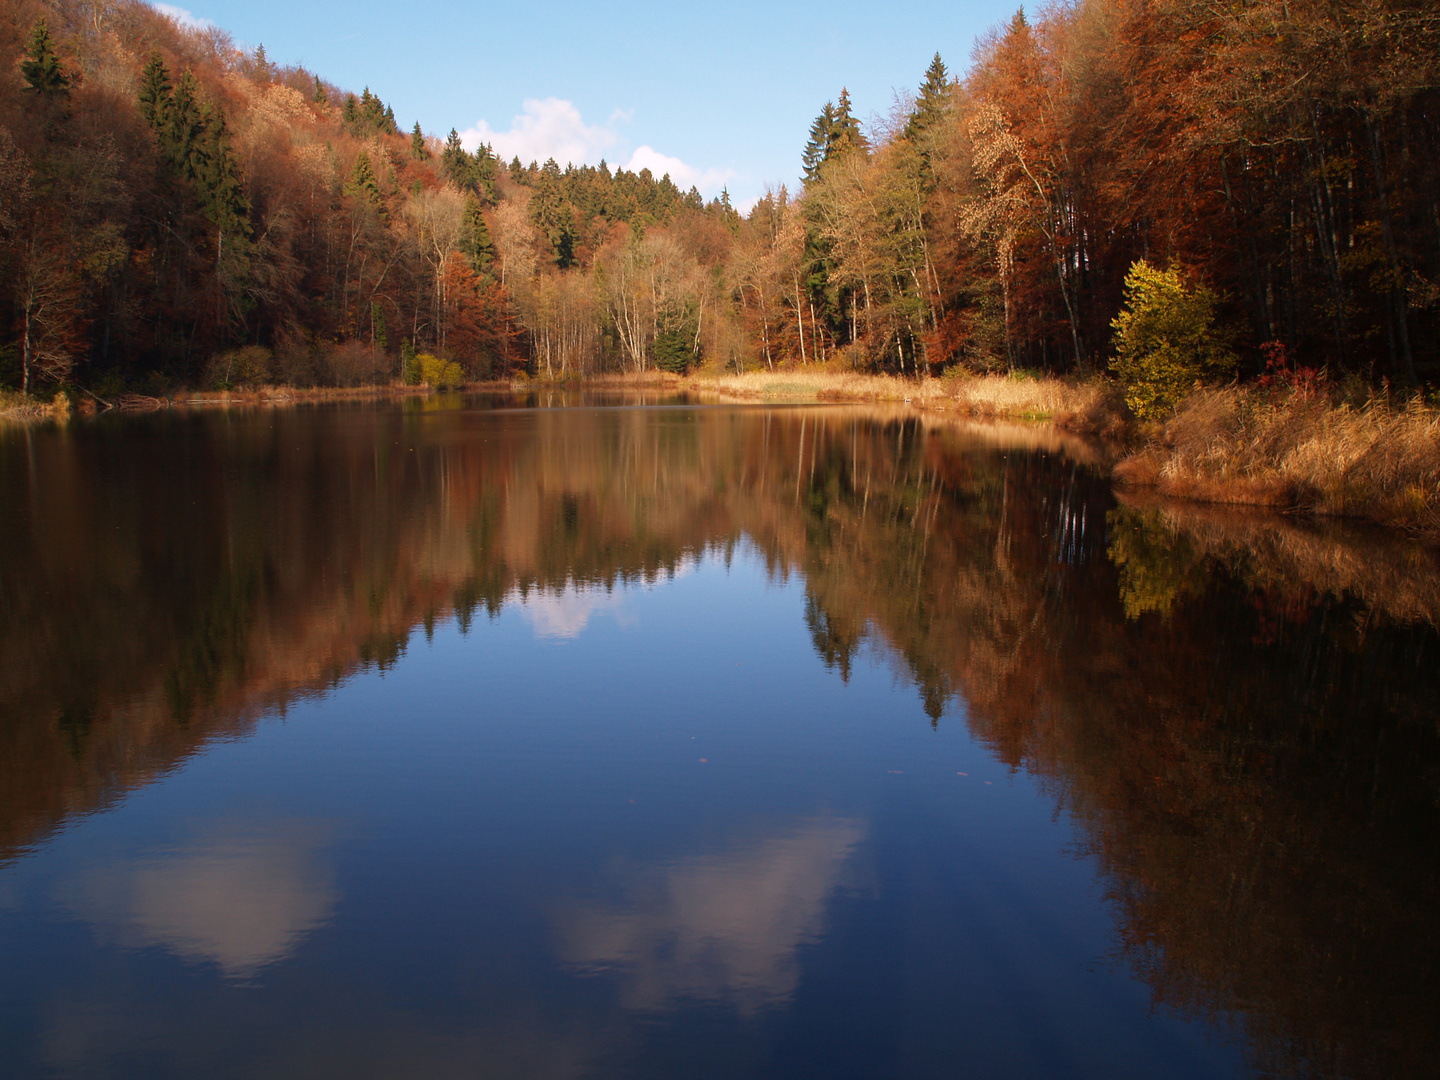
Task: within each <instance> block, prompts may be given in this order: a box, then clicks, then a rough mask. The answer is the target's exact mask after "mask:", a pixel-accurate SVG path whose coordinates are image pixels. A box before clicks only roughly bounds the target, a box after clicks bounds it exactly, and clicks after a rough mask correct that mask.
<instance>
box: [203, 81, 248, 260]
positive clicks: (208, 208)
mask: <svg viewBox="0 0 1440 1080" xmlns="http://www.w3.org/2000/svg"><path fill="white" fill-rule="evenodd" d="M201 120H202V124H203V127H202V131H201V136H200V139H199V142H198V145H197V147H196V154H195V159H194V162H193V164H192V166H191V172H192V173H193V175H194V178H195V182H196V188H197V190H198V193H199V196H200V208H201V210H202V211H203V212H204V214H205V216H206V217H207V218H209V219H210V220H211V221H212V222H214V223H215V225H216V226H217V227H218V228H219V229H220V230H221V232H223V233H225V234H226V235H227V236H231V237H242V236H243V237H248V236H249V235H250V200H249V198H247V197H246V195H245V188H244V185H243V184H242V183H241V180H240V168H239V166H238V165H237V164H236V162H235V157H234V155H232V154H231V153H230V132H229V129H228V128H227V126H226V124H225V113H224V112H223V111H222V110H221V109H220V108H219V106H217V105H212V104H209V103H207V104H205V105H204V106H203V107H202V109H201Z"/></svg>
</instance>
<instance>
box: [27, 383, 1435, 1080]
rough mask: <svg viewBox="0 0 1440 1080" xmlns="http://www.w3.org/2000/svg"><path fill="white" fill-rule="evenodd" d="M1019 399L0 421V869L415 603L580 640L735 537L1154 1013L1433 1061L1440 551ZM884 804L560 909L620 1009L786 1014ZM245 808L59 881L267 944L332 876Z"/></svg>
mask: <svg viewBox="0 0 1440 1080" xmlns="http://www.w3.org/2000/svg"><path fill="white" fill-rule="evenodd" d="M1035 430H1036V429H1033V428H1026V429H1019V432H1018V433H1016V432H1010V431H1007V430H1005V429H999V428H995V427H980V428H965V427H955V426H947V425H944V424H939V423H936V424H929V423H927V422H924V421H920V420H917V419H916V418H914V417H913V416H912V415H910V414H908V413H899V412H891V413H885V412H875V411H867V410H844V409H793V410H787V409H763V410H762V409H755V410H746V409H740V410H724V409H686V408H677V409H661V410H648V411H647V410H618V409H617V410H600V411H586V410H567V411H563V412H560V411H556V412H547V411H545V410H529V411H523V412H521V411H514V412H492V413H486V412H483V411H478V410H461V409H448V410H440V411H433V412H423V411H410V410H405V409H395V408H389V407H373V408H372V407H366V408H344V409H327V410H318V411H313V412H304V411H297V412H293V413H286V412H274V413H256V414H248V415H247V414H241V415H233V416H199V417H197V416H189V417H152V418H145V419H142V420H134V421H130V422H125V423H120V422H115V423H110V422H103V423H97V424H73V425H70V427H69V428H68V429H66V430H65V431H57V432H48V433H35V435H34V437H33V438H26V439H24V440H23V441H22V440H17V439H15V438H13V437H5V438H0V504H3V505H6V506H8V507H14V508H24V509H23V512H20V511H17V512H16V513H13V514H6V515H0V555H3V562H0V565H3V566H4V567H5V570H4V572H3V574H0V860H3V859H7V858H8V859H14V858H15V857H16V856H18V855H19V854H21V853H23V852H24V851H26V850H27V849H28V848H30V847H32V846H33V845H35V844H37V843H40V842H42V841H43V840H44V839H45V838H46V837H47V836H48V835H50V834H51V833H52V832H53V830H54V829H55V828H56V827H57V826H58V825H60V824H62V823H64V822H66V821H68V820H72V819H73V818H74V817H75V816H76V815H77V814H82V813H85V812H87V811H91V810H94V809H97V808H102V807H104V806H107V805H110V804H111V803H113V802H114V801H115V800H116V799H117V798H118V797H120V796H122V795H124V794H125V793H127V792H130V791H133V790H135V789H136V788H138V787H140V786H142V785H145V784H148V783H150V782H152V781H154V780H155V779H157V778H158V777H160V776H162V775H163V774H164V773H165V772H166V771H167V770H169V769H170V768H172V767H173V766H174V765H176V764H177V763H179V762H181V761H183V760H185V759H186V758H187V757H189V756H191V755H194V754H196V753H197V752H198V751H200V750H201V749H202V748H203V747H204V746H205V745H206V744H207V743H208V742H209V741H211V740H214V739H217V738H228V737H237V736H241V735H243V734H245V733H246V732H248V731H249V730H250V729H251V727H252V725H253V723H254V720H255V718H256V717H257V716H259V715H262V714H264V713H266V712H271V711H283V710H284V709H287V708H289V707H291V706H292V705H294V704H295V703H296V702H297V701H300V700H303V699H305V698H306V697H308V696H313V695H319V694H323V693H326V692H328V691H329V690H330V689H332V688H333V687H335V686H336V684H337V683H340V682H342V681H344V680H345V679H346V678H348V677H350V676H351V675H353V674H354V673H355V672H357V671H360V670H362V669H365V668H370V669H381V670H389V669H390V668H391V667H392V666H393V665H394V664H396V663H397V662H398V660H399V659H400V658H401V657H402V655H403V654H404V652H405V650H406V649H407V648H408V647H409V645H410V642H411V639H412V635H414V634H415V632H416V631H417V630H418V629H419V628H422V627H424V628H427V629H433V627H434V626H435V625H436V624H437V623H439V622H442V621H444V620H447V619H454V620H455V621H456V622H457V623H458V624H459V625H460V626H461V627H462V628H468V627H469V626H470V625H471V623H472V620H474V619H476V618H477V617H479V616H482V615H483V616H497V615H499V614H500V613H501V612H502V611H504V610H506V609H507V608H515V607H517V606H518V608H519V610H520V612H521V614H522V616H523V617H524V618H525V619H526V620H528V621H529V624H530V626H531V628H532V629H533V632H534V634H535V635H536V636H539V637H544V638H552V639H555V640H566V639H571V638H574V637H576V636H578V635H580V634H582V633H583V632H584V631H585V630H586V629H587V628H592V629H593V628H594V627H595V626H596V625H599V624H598V623H597V620H599V619H602V618H603V619H604V620H611V619H613V620H617V621H620V620H624V619H625V618H626V614H625V607H624V600H623V595H624V587H625V586H643V585H645V584H647V583H651V582H655V581H658V580H661V579H663V578H665V577H666V576H668V575H671V574H675V573H677V572H683V571H684V569H685V568H686V567H687V566H691V565H693V564H694V562H695V560H696V559H697V558H698V557H699V556H700V555H702V554H703V553H712V554H715V555H717V556H719V557H721V558H725V557H728V556H729V555H730V554H731V553H733V552H734V551H735V549H736V548H737V546H739V545H742V544H748V545H750V546H751V547H752V548H753V550H755V551H757V552H758V553H759V556H760V558H762V559H763V560H764V562H765V564H766V566H767V568H768V570H769V572H770V573H771V574H772V575H773V576H774V577H775V579H777V580H785V579H790V578H792V576H795V575H798V577H799V578H801V579H803V583H804V590H805V599H806V604H805V610H806V614H805V619H806V622H807V624H808V630H809V634H810V637H811V640H812V641H813V643H814V647H815V651H816V653H817V655H818V656H819V657H820V658H821V659H822V660H823V661H824V662H825V663H826V664H828V665H830V666H831V667H832V668H833V669H834V670H835V672H836V673H837V675H838V676H839V677H841V678H849V677H850V675H851V672H852V670H853V669H854V667H855V665H856V663H857V658H859V657H861V656H862V655H863V654H866V653H867V651H868V652H871V653H877V654H881V655H884V656H887V657H889V659H890V662H891V663H892V664H893V666H894V667H895V669H896V671H897V672H898V673H899V674H900V676H901V677H902V678H903V680H904V681H905V682H907V683H908V684H909V685H912V686H913V687H914V691H915V693H916V694H918V696H919V697H920V698H921V700H922V701H923V702H924V706H925V710H926V712H927V713H928V714H929V716H930V719H931V721H932V723H934V724H936V725H939V726H942V727H943V726H944V725H949V724H961V723H963V724H965V725H967V727H968V729H969V731H970V732H971V733H973V735H974V736H975V737H976V738H977V739H979V740H981V741H982V742H983V743H984V744H985V745H986V746H987V747H988V748H989V749H990V751H991V753H992V754H993V755H994V756H995V757H996V758H997V759H998V760H1000V761H1002V762H1005V763H1007V764H1009V765H1012V766H1014V767H1015V768H1016V769H1024V770H1027V771H1028V772H1030V773H1031V774H1033V775H1035V776H1036V777H1038V778H1039V779H1040V781H1041V783H1042V784H1043V785H1045V787H1046V789H1047V790H1048V791H1049V793H1050V797H1051V799H1052V801H1053V804H1054V806H1055V807H1056V808H1057V809H1058V810H1060V811H1063V812H1064V813H1066V814H1068V815H1071V816H1073V817H1074V819H1075V820H1076V821H1078V822H1079V823H1080V827H1081V829H1082V830H1083V836H1084V838H1085V839H1084V846H1085V848H1086V851H1087V852H1088V854H1089V855H1090V856H1091V857H1092V858H1093V859H1094V860H1095V862H1096V864H1097V865H1099V866H1100V867H1101V869H1102V872H1103V874H1104V881H1105V887H1106V889H1107V890H1108V894H1109V896H1110V900H1111V903H1112V905H1113V909H1114V912H1115V918H1116V932H1117V940H1118V949H1119V952H1120V955H1121V957H1122V958H1123V960H1124V962H1125V963H1127V964H1129V965H1131V966H1132V967H1133V970H1134V971H1135V972H1136V973H1137V974H1138V976H1139V977H1140V978H1142V979H1143V980H1144V981H1145V983H1146V985H1147V986H1148V987H1149V988H1150V990H1151V992H1152V994H1153V996H1154V999H1155V1001H1156V1002H1157V1003H1160V1004H1163V1005H1166V1006H1171V1007H1174V1008H1176V1009H1179V1010H1182V1011H1184V1012H1186V1013H1187V1014H1190V1015H1195V1016H1207V1015H1218V1016H1225V1015H1231V1014H1236V1015H1239V1016H1241V1017H1243V1018H1244V1023H1245V1024H1246V1025H1247V1028H1248V1031H1249V1033H1250V1038H1251V1044H1252V1049H1253V1058H1254V1061H1255V1063H1256V1066H1257V1068H1258V1069H1260V1070H1262V1071H1265V1070H1268V1071H1271V1072H1274V1073H1278V1074H1282V1075H1303V1074H1317V1075H1334V1076H1376V1077H1379V1076H1426V1075H1432V1074H1433V1066H1434V1064H1435V1063H1436V1062H1437V1061H1440V1035H1437V1032H1436V1029H1435V1026H1434V1024H1433V1016H1434V1015H1436V1013H1437V1012H1440V997H1437V991H1436V989H1435V987H1436V986H1437V982H1436V980H1435V978H1434V975H1435V965H1436V962H1437V959H1440V928H1437V926H1436V924H1435V920H1434V913H1435V912H1436V911H1437V910H1440V864H1437V862H1436V860H1435V858H1434V852H1435V851H1436V850H1437V849H1440V725H1437V723H1436V717H1437V716H1440V679H1437V678H1436V675H1435V673H1436V672H1437V671H1440V643H1437V637H1436V633H1435V630H1434V620H1435V618H1436V613H1437V610H1440V603H1437V597H1440V572H1437V566H1436V561H1435V558H1434V555H1433V553H1426V552H1424V551H1421V550H1419V549H1417V548H1415V547H1413V546H1411V545H1408V544H1404V543H1394V542H1391V541H1388V540H1387V541H1377V540H1374V539H1372V538H1369V537H1364V536H1359V535H1353V534H1352V533H1351V532H1349V531H1346V530H1339V531H1338V532H1337V531H1335V530H1331V529H1322V528H1314V527H1310V526H1306V525H1304V524H1303V523H1297V522H1284V521H1276V520H1275V519H1273V518H1266V519H1263V520H1262V519H1260V518H1256V517H1246V516H1245V515H1233V514H1231V515H1220V514H1218V513H1214V512H1209V511H1204V510H1194V509H1191V510H1188V511H1181V510H1178V509H1175V508H1170V507H1160V506H1156V505H1151V504H1147V503H1145V502H1144V501H1143V500H1137V499H1135V498H1133V497H1130V496H1125V497H1124V499H1123V501H1122V503H1121V504H1120V505H1118V506H1117V503H1116V500H1115V497H1114V496H1113V495H1112V493H1111V492H1110V490H1109V485H1108V483H1107V482H1106V481H1105V479H1104V476H1103V474H1102V473H1101V472H1100V471H1099V470H1098V469H1095V468H1092V463H1093V457H1092V456H1091V455H1090V454H1089V452H1088V451H1086V450H1084V448H1077V447H1075V446H1072V445H1070V444H1069V443H1068V442H1066V441H1064V440H1060V439H1057V438H1052V437H1049V436H1046V437H1044V438H1042V437H1040V436H1037V435H1034V434H1033V432H1034V431H1035ZM1027 432H1028V433H1031V434H1026V433H1027ZM743 646H744V642H743V640H741V641H739V642H738V643H737V648H743ZM622 674H623V673H622ZM922 726H923V722H922ZM927 734H928V733H927ZM858 820H859V819H853V820H852V819H851V818H850V817H837V818H831V819H815V820H813V821H811V822H809V823H808V824H802V825H797V826H795V827H794V828H793V829H791V830H790V831H787V832H784V833H781V834H776V835H772V836H770V837H769V838H767V839H761V840H757V841H754V842H753V843H752V844H750V845H749V846H748V847H738V848H736V849H734V850H731V851H728V852H724V853H721V854H711V855H708V856H701V855H694V854H691V855H687V856H683V857H677V858H674V859H671V860H669V861H667V862H666V863H665V864H664V865H663V866H661V867H656V868H653V869H651V870H648V871H637V872H636V873H635V874H634V875H633V877H632V878H631V879H629V880H627V881H626V882H624V883H622V885H621V886H617V889H618V891H619V893H620V896H619V898H618V899H615V898H612V899H611V900H610V901H608V902H603V903H602V902H599V901H594V902H590V903H588V904H585V905H581V906H580V907H577V908H574V909H572V910H570V911H569V912H568V914H567V915H566V917H565V919H563V920H562V921H561V923H560V928H559V931H558V934H559V937H558V940H559V942H560V946H559V948H560V953H561V956H562V958H563V959H564V960H565V961H566V962H567V963H568V964H570V965H572V966H573V967H576V968H581V969H584V970H590V971H594V970H604V971H606V972H607V973H608V974H607V977H611V976H613V977H615V978H617V979H618V980H619V983H620V985H621V986H622V987H623V992H624V994H625V1000H626V1001H627V1002H628V1003H629V1004H630V1006H631V1007H633V1008H634V1009H638V1010H643V1011H663V1010H665V1009H667V1008H671V1007H673V1006H675V1005H676V1003H678V1002H681V1001H683V1000H686V999H703V1000H711V1001H719V1002H723V1003H726V1004H727V1005H733V1006H734V1007H735V1008H736V1009H737V1010H740V1011H746V1010H749V1011H757V1010H758V1011H761V1012H763V1011H764V1010H763V1009H762V1006H765V1005H767V1004H772V1003H776V1002H781V1001H784V1000H786V999H787V996H788V995H791V994H793V992H794V990H795V986H796V979H797V977H798V976H797V972H798V970H799V960H798V959H797V958H798V957H800V956H801V955H802V953H803V951H804V950H803V948H802V946H803V944H804V943H805V942H806V941H809V940H811V939H812V938H814V937H815V936H816V935H817V934H819V933H820V931H821V928H822V927H823V925H824V919H825V911H826V903H827V901H826V898H827V897H830V896H832V895H833V894H834V890H835V888H836V886H837V884H838V883H839V882H841V881H842V880H843V868H844V866H845V865H846V860H847V859H848V858H849V857H850V853H851V852H852V851H853V850H854V848H855V847H856V845H858V844H859V843H860V842H861V838H862V835H864V829H863V828H862V826H861V825H860V824H858ZM237 837H238V838H231V839H225V838H210V839H207V840H203V841H202V840H196V841H195V842H194V844H193V845H191V846H188V847H184V848H182V849H178V850H176V851H174V852H169V853H166V854H165V855H164V856H163V857H161V856H153V857H146V858H145V859H142V860H140V861H139V862H137V863H133V864H124V865H115V866H111V867H108V868H104V869H101V870H98V871H94V872H93V873H92V875H91V876H90V877H87V878H83V879H77V880H76V881H75V882H74V883H73V886H72V890H71V891H70V892H69V893H67V894H66V896H67V898H66V902H67V903H68V904H70V905H71V907H72V910H74V911H76V912H78V913H80V914H82V915H83V917H84V918H85V919H87V920H89V921H90V922H92V923H94V924H95V925H96V926H97V927H103V928H105V929H104V933H106V934H110V935H112V936H113V940H116V941H120V942H122V943H125V944H131V945H143V944H152V945H158V946H161V947H163V948H165V949H167V950H170V951H171V952H173V953H175V954H176V955H178V956H181V957H182V958H186V959H190V960H196V961H204V962H207V963H213V964H215V965H217V966H218V967H219V968H220V969H221V970H223V971H225V972H226V973H228V974H229V975H231V976H233V977H236V978H246V977H251V976H253V974H254V973H255V972H257V971H259V970H260V969H261V968H262V967H263V966H265V965H266V964H270V963H274V962H276V961H277V960H279V959H280V958H282V957H284V956H286V955H287V954H289V953H290V952H291V950H293V949H294V948H295V947H296V945H297V943H298V942H299V941H300V940H302V938H303V937H304V935H305V934H307V933H309V932H311V931H312V930H313V928H315V927H317V926H319V925H320V924H321V923H323V922H324V921H325V920H326V919H327V918H329V917H330V912H331V910H332V906H333V904H334V903H335V898H334V892H333V885H332V884H331V883H330V882H331V879H330V878H329V877H327V876H326V872H324V871H323V870H315V869H314V866H315V865H319V864H317V863H316V861H315V860H316V856H315V855H314V853H315V852H316V851H318V850H319V848H318V846H316V845H319V844H320V841H319V840H312V841H304V842H302V843H300V846H299V847H295V846H294V844H293V843H291V841H289V840H284V839H282V838H280V837H278V835H266V836H256V835H253V834H252V835H245V836H242V835H240V834H237ZM287 843H291V846H289V847H287V846H286V845H287ZM304 843H311V844H312V846H311V847H310V848H308V849H307V848H304ZM712 850H713V848H712ZM304 851H309V852H310V853H311V854H310V855H305V854H303V852H304ZM306 867H309V869H306ZM255 882H260V883H263V888H260V887H256V888H250V883H255ZM269 896H273V897H275V898H276V903H275V906H274V907H273V908H270V907H267V906H266V905H265V903H262V899H263V897H269ZM227 903H229V905H230V906H229V907H228V908H227V907H226V904H227ZM214 912H221V913H228V914H224V915H222V916H216V917H215V919H214V920H212V919H211V914H212V913H214Z"/></svg>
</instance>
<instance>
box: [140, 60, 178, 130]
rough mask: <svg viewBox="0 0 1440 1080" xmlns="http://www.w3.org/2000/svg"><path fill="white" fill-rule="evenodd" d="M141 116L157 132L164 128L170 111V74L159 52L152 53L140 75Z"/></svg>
mask: <svg viewBox="0 0 1440 1080" xmlns="http://www.w3.org/2000/svg"><path fill="white" fill-rule="evenodd" d="M139 99H140V115H141V116H143V117H144V118H145V122H146V123H147V124H149V125H150V127H151V128H152V129H154V130H156V131H158V130H160V128H161V127H163V126H164V124H165V121H166V116H167V113H168V112H169V109H170V73H169V72H168V71H166V70H165V61H164V60H162V59H161V58H160V54H159V53H158V52H156V53H151V54H150V59H149V61H148V62H147V63H146V64H145V70H144V71H142V72H141V73H140V93H139Z"/></svg>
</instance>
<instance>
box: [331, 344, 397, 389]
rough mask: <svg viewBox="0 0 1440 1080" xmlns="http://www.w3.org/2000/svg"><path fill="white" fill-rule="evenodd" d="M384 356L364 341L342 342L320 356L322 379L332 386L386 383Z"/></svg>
mask: <svg viewBox="0 0 1440 1080" xmlns="http://www.w3.org/2000/svg"><path fill="white" fill-rule="evenodd" d="M383 364H384V357H383V356H376V354H375V350H373V349H372V348H370V346H369V345H367V344H366V343H365V342H363V341H342V342H340V343H339V344H337V345H333V346H331V347H330V348H329V349H327V350H325V351H324V352H323V353H322V354H321V355H320V363H319V365H318V367H319V369H320V375H321V377H322V378H323V379H324V380H325V381H326V382H328V383H330V385H332V386H369V385H373V384H375V383H379V382H382V381H384V370H383V367H382V365H383Z"/></svg>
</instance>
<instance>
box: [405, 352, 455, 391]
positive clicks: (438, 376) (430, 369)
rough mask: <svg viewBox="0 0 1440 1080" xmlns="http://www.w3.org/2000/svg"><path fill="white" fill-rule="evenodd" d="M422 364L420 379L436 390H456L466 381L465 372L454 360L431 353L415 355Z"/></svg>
mask: <svg viewBox="0 0 1440 1080" xmlns="http://www.w3.org/2000/svg"><path fill="white" fill-rule="evenodd" d="M415 359H416V361H417V362H418V363H419V365H420V379H421V381H422V382H424V383H425V384H426V385H427V386H431V387H433V388H434V389H436V390H456V389H459V387H460V384H461V383H463V382H464V381H465V373H464V372H463V371H461V370H460V365H459V364H457V363H455V361H453V360H445V359H443V358H441V357H439V356H432V355H430V353H421V354H420V355H419V356H417V357H415Z"/></svg>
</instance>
